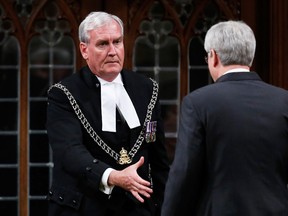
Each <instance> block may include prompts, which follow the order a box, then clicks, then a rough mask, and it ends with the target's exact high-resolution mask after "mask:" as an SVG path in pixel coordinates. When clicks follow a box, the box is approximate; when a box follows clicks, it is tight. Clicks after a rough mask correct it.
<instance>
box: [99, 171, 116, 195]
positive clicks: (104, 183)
mask: <svg viewBox="0 0 288 216" xmlns="http://www.w3.org/2000/svg"><path fill="white" fill-rule="evenodd" d="M112 171H113V169H112V168H108V169H106V170H105V172H104V173H103V175H102V178H101V184H100V187H99V189H100V190H101V191H102V192H103V193H105V194H111V193H112V190H113V188H114V185H112V186H109V185H108V178H109V175H110V173H111V172H112Z"/></svg>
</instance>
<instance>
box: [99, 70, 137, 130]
mask: <svg viewBox="0 0 288 216" xmlns="http://www.w3.org/2000/svg"><path fill="white" fill-rule="evenodd" d="M98 79H99V81H100V83H101V114H102V130H103V131H109V132H116V106H117V107H118V108H119V110H120V112H121V114H122V115H123V117H124V119H125V121H126V122H127V124H128V126H129V128H135V127H139V126H140V121H139V118H138V115H137V113H136V110H135V108H134V105H133V103H132V101H131V99H130V97H129V95H128V93H127V91H126V90H125V88H124V86H123V82H122V80H121V76H120V74H119V75H118V76H117V77H116V79H115V80H113V81H112V82H108V81H105V80H103V79H101V78H99V77H98Z"/></svg>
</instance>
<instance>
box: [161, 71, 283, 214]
mask: <svg viewBox="0 0 288 216" xmlns="http://www.w3.org/2000/svg"><path fill="white" fill-rule="evenodd" d="M182 115H183V116H185V118H184V117H183V118H182V122H181V123H180V128H179V134H178V137H179V140H178V143H177V145H179V147H178V148H177V150H176V154H175V159H174V162H175V163H178V164H182V167H180V166H177V167H173V166H172V168H171V173H170V175H169V178H170V179H169V180H168V185H169V184H170V183H169V181H170V182H173V183H172V184H173V186H174V185H177V182H178V183H179V184H180V182H182V183H181V184H182V185H181V186H180V185H179V186H176V187H173V188H172V187H171V190H175V191H176V192H175V193H177V194H179V195H180V194H181V196H182V197H181V198H180V199H178V200H175V204H172V205H174V206H172V207H171V208H170V207H167V206H166V207H167V208H168V210H167V211H166V210H165V208H166V207H164V212H169V211H170V210H171V209H173V210H171V211H174V210H175V211H174V213H176V212H178V213H179V212H183V215H186V214H185V213H184V212H192V214H191V215H199V216H211V215H213V216H226V215H227V216H228V215H233V216H265V215H267V216H268V215H269V216H278V215H288V190H287V183H288V92H287V91H284V90H282V89H279V88H276V87H273V86H270V85H267V84H265V83H264V82H262V81H261V80H260V78H259V77H258V75H257V74H256V73H253V72H249V73H231V74H227V75H223V76H222V77H221V78H219V80H217V82H216V83H215V84H212V85H209V86H207V87H204V88H201V89H199V90H196V91H195V92H193V93H191V94H190V95H188V96H187V97H186V98H184V100H183V104H182ZM180 146H181V147H180ZM177 161H178V162H177ZM179 161H180V162H179ZM170 176H171V177H170ZM172 176H177V179H176V177H175V179H172ZM167 190H168V191H167V194H166V196H167V198H168V199H169V198H170V199H173V198H172V197H170V192H169V189H167ZM171 196H172V195H171ZM170 203H173V201H172V202H170ZM164 205H165V203H164ZM167 215H170V214H167ZM171 215H174V214H173V213H171ZM179 215H180V214H179Z"/></svg>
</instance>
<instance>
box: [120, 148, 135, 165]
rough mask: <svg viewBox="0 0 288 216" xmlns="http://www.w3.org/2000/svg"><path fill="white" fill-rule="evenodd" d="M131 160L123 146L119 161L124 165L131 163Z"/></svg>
mask: <svg viewBox="0 0 288 216" xmlns="http://www.w3.org/2000/svg"><path fill="white" fill-rule="evenodd" d="M131 162H132V160H131V159H130V158H129V156H128V154H127V151H126V150H125V149H124V148H123V147H122V150H121V151H120V158H119V161H118V163H119V164H121V165H123V164H130V163H131Z"/></svg>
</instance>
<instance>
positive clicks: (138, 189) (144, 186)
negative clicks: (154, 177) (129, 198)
mask: <svg viewBox="0 0 288 216" xmlns="http://www.w3.org/2000/svg"><path fill="white" fill-rule="evenodd" d="M143 163H144V157H141V158H140V159H139V161H138V162H137V163H135V164H133V165H130V166H129V167H127V168H125V169H123V170H121V171H119V170H113V171H112V172H111V173H110V175H109V178H108V184H109V185H115V186H118V187H121V188H123V189H124V190H126V191H130V192H131V194H132V195H133V196H134V197H135V198H136V199H137V200H139V201H140V202H142V203H143V202H144V199H143V198H142V197H141V196H140V195H143V196H145V197H147V198H150V194H151V193H152V192H153V190H152V189H151V188H150V182H149V181H146V180H144V179H142V178H141V177H140V176H139V175H138V173H137V169H138V168H139V167H141V166H142V165H143Z"/></svg>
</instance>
